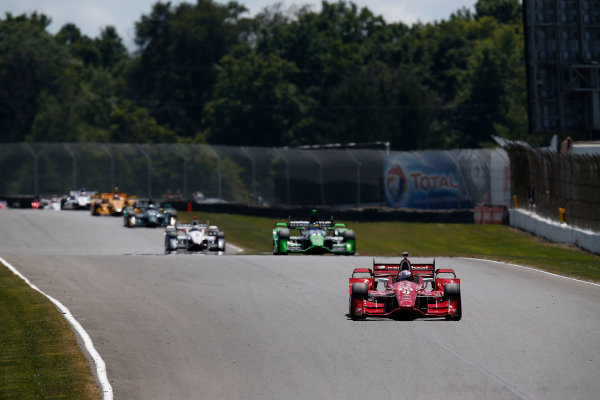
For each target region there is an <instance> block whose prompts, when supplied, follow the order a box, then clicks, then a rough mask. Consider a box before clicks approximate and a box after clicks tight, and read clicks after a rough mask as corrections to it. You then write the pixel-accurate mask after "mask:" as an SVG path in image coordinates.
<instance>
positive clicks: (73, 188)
mask: <svg viewBox="0 0 600 400" xmlns="http://www.w3.org/2000/svg"><path fill="white" fill-rule="evenodd" d="M63 147H64V148H65V150H67V153H69V155H70V156H71V158H72V159H73V186H72V189H71V190H75V189H77V159H76V158H75V154H73V152H72V151H71V149H70V148H69V146H67V144H66V143H63Z"/></svg>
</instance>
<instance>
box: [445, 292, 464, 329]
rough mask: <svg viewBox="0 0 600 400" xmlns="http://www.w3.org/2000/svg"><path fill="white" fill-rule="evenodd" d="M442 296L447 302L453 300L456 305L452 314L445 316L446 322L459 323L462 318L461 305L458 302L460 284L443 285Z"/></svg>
mask: <svg viewBox="0 0 600 400" xmlns="http://www.w3.org/2000/svg"><path fill="white" fill-rule="evenodd" d="M444 296H445V297H446V298H447V299H449V300H454V302H455V303H458V307H457V308H456V309H455V310H454V314H452V315H447V316H446V319H447V320H452V321H460V319H461V318H462V305H461V300H460V284H458V283H447V284H445V285H444Z"/></svg>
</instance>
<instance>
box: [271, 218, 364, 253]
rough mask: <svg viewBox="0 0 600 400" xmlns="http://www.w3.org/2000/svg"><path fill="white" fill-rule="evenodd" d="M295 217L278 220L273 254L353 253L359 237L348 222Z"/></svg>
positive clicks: (274, 228)
mask: <svg viewBox="0 0 600 400" xmlns="http://www.w3.org/2000/svg"><path fill="white" fill-rule="evenodd" d="M314 216H315V215H314V212H313V217H311V219H310V220H299V219H294V220H290V221H289V222H277V223H276V224H275V226H274V227H273V254H279V255H284V254H288V253H306V254H326V253H333V254H343V255H354V253H355V252H356V238H355V235H354V231H353V230H351V229H348V227H347V226H346V224H341V223H333V221H332V220H317V219H316V218H314Z"/></svg>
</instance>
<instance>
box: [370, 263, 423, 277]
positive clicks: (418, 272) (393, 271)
mask: <svg viewBox="0 0 600 400" xmlns="http://www.w3.org/2000/svg"><path fill="white" fill-rule="evenodd" d="M404 269H407V270H409V271H410V272H411V273H412V274H413V276H414V277H415V278H417V277H422V278H433V275H434V271H435V259H434V260H433V262H432V263H419V264H411V262H410V261H408V260H407V259H404V260H402V261H401V262H400V263H376V262H375V260H373V276H374V277H389V276H396V275H398V273H400V271H402V270H404Z"/></svg>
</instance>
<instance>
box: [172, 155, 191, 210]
mask: <svg viewBox="0 0 600 400" xmlns="http://www.w3.org/2000/svg"><path fill="white" fill-rule="evenodd" d="M173 148H174V149H175V152H176V153H177V154H178V155H179V156H180V157H181V158H182V159H183V198H184V199H185V200H187V199H188V177H187V158H186V157H185V154H183V152H182V151H181V149H180V148H179V147H178V144H177V143H175V144H174V145H173Z"/></svg>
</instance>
